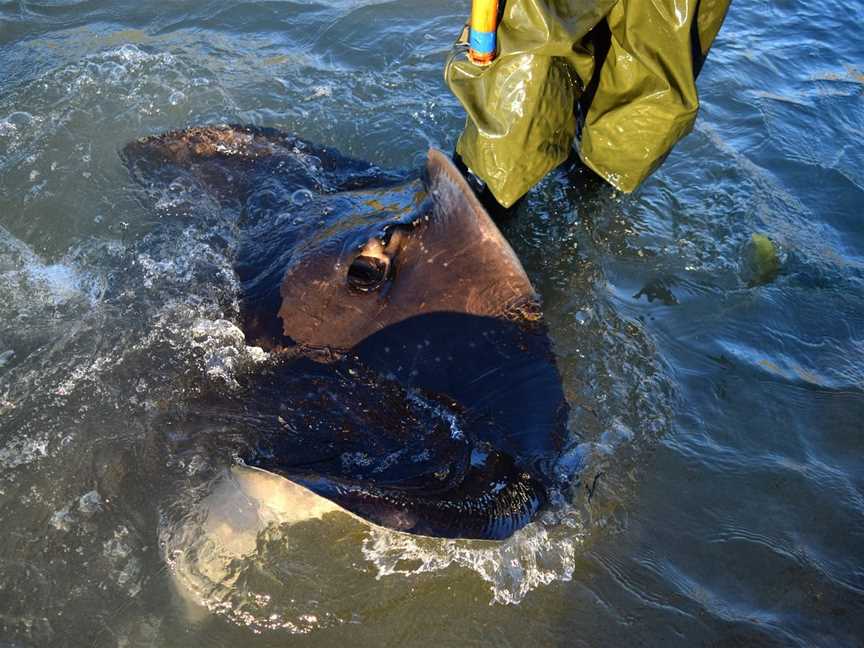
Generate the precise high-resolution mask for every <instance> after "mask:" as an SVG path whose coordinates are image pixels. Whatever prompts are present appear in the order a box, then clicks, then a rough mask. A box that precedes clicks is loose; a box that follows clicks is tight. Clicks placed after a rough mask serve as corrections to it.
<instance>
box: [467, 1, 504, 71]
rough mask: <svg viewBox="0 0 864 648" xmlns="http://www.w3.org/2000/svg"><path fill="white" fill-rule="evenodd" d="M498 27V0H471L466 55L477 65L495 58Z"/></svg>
mask: <svg viewBox="0 0 864 648" xmlns="http://www.w3.org/2000/svg"><path fill="white" fill-rule="evenodd" d="M496 29H498V0H473V2H472V3H471V30H470V34H469V36H468V57H469V58H470V59H471V61H472V62H473V63H476V64H477V65H488V64H489V63H491V62H492V61H493V60H494V59H495V50H496V47H497V43H496V42H495V41H496V37H495V30H496Z"/></svg>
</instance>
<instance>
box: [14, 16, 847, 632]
mask: <svg viewBox="0 0 864 648" xmlns="http://www.w3.org/2000/svg"><path fill="white" fill-rule="evenodd" d="M467 10H468V3H467V2H456V1H447V2H439V3H428V2H421V1H419V0H404V1H402V2H374V1H365V2H364V1H349V0H341V1H337V2H331V3H327V4H315V3H312V2H305V1H299V0H298V1H296V2H249V3H237V2H234V3H230V2H224V1H215V0H214V1H210V2H195V3H193V2H179V1H171V2H158V3H131V2H125V1H118V2H106V1H105V0H86V1H83V2H67V1H62V0H57V1H53V2H48V1H45V2H38V3H37V2H28V1H24V0H20V1H16V2H6V1H0V466H2V470H0V526H2V529H3V534H2V537H0V641H2V642H8V643H9V644H10V645H15V646H18V645H34V646H35V645H38V646H43V645H45V646H47V645H51V646H58V645H76V646H77V645H94V644H95V645H99V646H103V645H104V646H114V645H117V646H133V645H134V646H139V645H140V646H190V645H226V646H227V645H250V646H252V645H285V644H289V645H293V644H295V643H296V644H304V645H305V644H309V645H324V646H330V645H333V644H336V643H337V642H338V643H346V642H352V643H361V644H364V645H400V646H404V645H408V646H413V645H416V646H421V645H422V646H427V645H434V644H436V643H437V644H447V645H449V644H454V645H457V644H458V645H462V644H468V645H487V644H488V645H491V644H495V645H502V644H504V645H510V644H513V645H535V644H536V645H543V646H546V645H562V646H563V645H566V646H572V645H585V646H597V645H611V646H619V645H648V646H655V645H657V646H659V645H664V646H665V645H680V646H694V645H709V646H720V645H729V646H739V645H760V646H761V645H767V646H772V645H800V646H813V645H822V646H838V645H839V646H856V645H860V643H861V641H862V640H864V621H862V618H864V459H862V457H864V437H862V430H864V290H862V289H864V227H862V225H861V217H862V212H864V153H862V150H864V147H862V141H864V38H862V34H861V24H862V23H864V9H862V7H861V6H860V5H859V4H855V3H852V4H851V5H850V4H848V3H839V2H835V1H833V0H831V1H829V2H825V3H821V4H819V5H818V6H817V5H815V4H814V5H802V4H800V3H792V2H788V1H782V2H767V3H765V2H762V3H757V2H750V1H744V0H741V1H738V2H735V3H734V4H733V6H732V9H731V11H730V14H729V16H728V18H727V21H726V23H725V25H724V27H723V30H722V31H721V32H720V36H719V37H718V39H717V41H716V43H715V45H714V48H713V50H712V52H711V54H710V56H709V59H708V61H707V63H706V65H705V67H704V69H703V72H702V75H701V77H700V79H699V87H700V94H701V97H702V111H701V113H700V117H699V120H698V122H697V124H696V128H695V130H694V132H693V133H692V134H691V135H689V136H688V137H687V138H686V139H685V140H683V141H682V142H681V143H680V144H679V145H678V147H677V148H676V149H675V151H674V153H673V154H672V155H671V156H670V157H669V159H668V160H667V161H666V163H665V164H664V166H663V167H662V168H661V169H660V170H659V171H658V172H657V173H656V174H655V175H654V176H653V177H652V178H651V179H649V180H648V181H647V182H646V183H645V185H644V186H643V187H642V188H641V189H640V190H639V191H637V192H636V193H635V194H633V195H630V196H625V195H621V194H617V193H615V192H614V191H612V190H611V189H609V188H604V187H598V186H595V185H593V184H591V183H590V182H589V183H584V182H580V181H579V180H578V178H577V179H576V180H575V181H574V180H573V178H572V177H571V176H570V175H568V174H566V173H563V172H558V173H554V174H552V175H551V176H550V177H549V178H547V179H546V180H545V181H544V182H543V183H541V185H540V186H539V187H537V188H536V190H535V191H533V192H532V193H531V195H530V196H529V198H528V200H527V201H526V203H525V204H524V205H522V206H521V207H520V210H519V213H518V214H517V216H516V218H515V219H514V220H512V221H511V222H509V223H508V224H507V225H506V226H505V228H504V233H505V235H506V236H507V237H508V239H509V240H510V241H511V242H512V244H513V247H514V248H515V250H516V252H517V253H518V254H519V256H520V258H521V259H522V261H523V263H524V265H525V268H526V270H527V271H528V273H529V275H530V277H531V279H532V281H533V282H534V284H535V286H536V287H537V288H538V290H539V291H540V292H541V293H542V295H543V299H544V304H545V310H546V317H547V320H548V323H549V328H550V332H551V334H552V337H553V338H554V342H555V352H556V355H557V357H558V363H559V366H560V369H561V372H562V378H563V381H564V385H565V389H566V393H567V396H568V399H569V401H570V403H571V406H572V408H573V415H572V418H571V421H570V427H571V431H572V432H574V434H579V435H581V439H582V440H583V441H584V442H585V445H584V446H582V447H581V448H582V449H581V450H580V453H581V452H584V453H585V454H584V459H585V461H586V465H585V467H584V470H583V475H584V476H585V479H584V480H583V482H582V483H580V484H579V486H578V487H577V488H576V489H574V492H573V493H571V494H570V502H569V503H568V504H567V505H566V506H565V507H563V509H561V510H558V511H556V512H555V513H554V515H550V516H547V517H545V518H543V519H541V520H539V521H538V522H537V523H535V524H532V525H529V527H527V528H526V529H525V530H523V532H520V533H519V534H517V535H516V536H514V538H512V539H511V540H509V541H507V542H506V543H503V544H501V545H485V544H482V543H469V542H453V541H441V540H428V539H419V540H418V539H415V538H406V537H404V536H400V535H399V534H395V533H388V532H385V531H381V530H370V529H365V528H363V527H362V526H360V525H356V524H354V525H352V524H348V523H347V522H346V523H327V524H325V523H323V522H322V523H320V524H319V523H316V524H310V525H308V526H307V527H304V529H303V531H302V533H300V534H299V535H294V536H291V537H290V538H289V540H290V542H289V541H287V540H286V538H285V537H284V536H283V535H280V534H281V532H280V530H279V529H270V530H268V532H267V533H266V534H264V536H262V537H261V538H260V543H259V546H258V549H257V551H256V553H255V554H254V555H253V556H252V557H250V558H248V559H246V560H244V561H239V562H237V563H236V564H233V565H232V566H231V568H230V570H229V572H226V573H220V575H213V576H212V580H213V582H212V585H213V586H212V588H211V589H210V590H207V591H203V590H198V592H197V596H198V597H199V600H198V603H203V604H205V605H207V606H209V608H210V609H209V611H206V610H205V611H203V612H202V611H201V609H198V610H197V612H190V606H189V604H188V602H187V601H184V600H183V598H182V597H181V596H180V595H179V594H178V593H177V588H176V583H175V579H174V578H173V576H172V574H173V572H172V569H176V568H177V565H178V564H180V562H178V560H179V558H183V557H184V556H179V557H178V556H177V555H174V554H172V553H171V552H172V551H175V550H178V547H180V549H179V551H181V553H182V546H183V545H182V543H180V544H179V545H178V544H177V543H176V539H177V538H178V537H180V535H179V534H178V531H177V529H178V528H179V527H177V526H176V525H177V524H178V522H177V521H178V520H181V521H182V522H183V523H184V524H186V523H188V522H189V520H190V519H192V518H191V517H190V516H191V513H190V511H191V510H192V509H191V508H190V505H189V501H190V498H192V497H193V495H198V496H200V494H201V493H205V492H207V490H208V489H209V488H211V487H212V484H213V476H214V474H216V473H217V472H218V471H219V469H221V468H224V464H225V463H226V462H227V461H228V459H229V458H226V457H221V456H215V455H213V454H212V453H209V452H207V449H206V448H205V447H203V446H201V445H198V444H196V442H195V439H194V437H193V438H187V436H184V435H182V434H179V433H177V428H175V427H172V426H171V424H170V422H166V412H167V413H170V412H171V411H172V407H176V406H177V403H178V402H181V401H183V399H184V398H186V397H191V396H194V394H195V393H196V390H198V389H199V388H200V385H202V384H205V383H207V381H221V382H222V383H224V384H228V385H230V383H231V380H232V372H233V371H234V368H235V365H236V364H238V363H239V362H240V361H241V360H244V361H248V362H253V361H255V357H256V356H255V352H254V351H253V350H250V349H248V348H246V347H245V346H244V345H243V343H242V340H238V338H237V335H236V334H237V330H236V329H235V328H232V326H233V324H232V322H236V321H238V319H237V288H238V287H237V284H236V279H235V278H234V275H233V272H232V267H231V258H232V256H231V255H232V250H233V248H232V240H233V239H232V231H233V230H232V221H231V220H230V216H229V215H227V214H225V213H223V212H222V211H220V210H219V208H218V207H217V206H215V205H213V204H207V203H202V202H201V201H200V200H197V199H193V198H194V196H193V197H191V198H190V196H189V194H188V192H187V191H186V189H185V188H183V187H174V188H173V189H171V191H169V192H167V193H166V195H164V196H163V197H162V200H161V201H160V204H159V205H158V206H157V208H153V206H152V205H151V206H148V205H146V204H143V203H142V202H141V201H140V200H138V198H137V196H136V188H135V186H134V184H133V183H132V182H131V181H130V179H129V177H128V173H127V171H126V169H125V168H124V167H123V165H122V163H121V161H120V159H119V157H118V151H119V150H120V149H121V148H122V146H123V145H124V144H125V143H126V142H128V141H130V140H132V139H134V138H137V137H140V136H142V135H146V134H153V133H158V132H162V131H165V130H169V129H174V128H180V127H184V126H188V125H193V124H201V123H215V122H242V123H253V124H260V125H268V126H276V127H279V128H283V129H285V130H290V131H294V132H297V133H298V134H300V135H302V136H303V137H305V138H307V139H309V140H312V141H315V142H318V143H320V144H323V145H331V146H336V147H338V148H339V149H341V150H342V151H343V152H345V153H347V154H350V155H354V156H356V157H360V158H363V159H367V160H371V161H373V162H375V163H377V164H380V165H382V166H386V167H396V168H406V167H411V166H418V165H419V164H420V162H421V160H422V159H423V156H424V155H425V150H426V149H427V148H428V147H429V146H436V147H439V148H441V149H442V150H445V151H450V150H452V147H453V144H454V142H455V138H456V137H457V135H458V133H459V131H460V129H461V126H462V123H463V119H464V115H463V113H462V111H461V108H460V107H459V105H458V103H457V102H456V101H455V99H453V98H452V97H451V96H450V94H449V93H448V91H447V89H446V88H445V86H444V84H443V80H442V67H443V63H444V59H445V57H446V55H447V52H448V50H449V46H450V43H451V42H452V41H453V39H454V38H455V35H456V33H457V32H458V29H459V27H460V26H461V25H462V23H463V21H464V18H465V15H466V13H467ZM754 235H761V236H764V237H767V238H768V239H770V240H771V241H772V242H773V243H774V245H775V246H776V248H777V250H778V259H779V267H778V268H777V269H776V271H766V269H765V268H764V267H760V265H759V264H758V263H757V262H754V243H753V236H754ZM187 431H188V430H187ZM166 448H168V449H167V450H166ZM586 448H588V449H589V450H587V451H586V450H585V449H586ZM580 457H582V455H581V454H580ZM573 463H574V465H576V464H577V463H578V462H577V458H576V457H574V459H573ZM142 466H143V468H142ZM595 478H596V480H595ZM587 486H593V490H592V491H591V492H593V495H592V496H591V497H590V498H589V496H588V492H589V489H588V488H586V487H587ZM193 521H194V520H193ZM183 528H187V527H183ZM166 538H173V539H174V541H175V544H173V545H170V544H166V542H167V541H166ZM166 547H169V549H170V550H169V549H166ZM186 557H187V558H188V556H186ZM181 562H182V561H181ZM220 579H221V580H220ZM193 607H194V606H193Z"/></svg>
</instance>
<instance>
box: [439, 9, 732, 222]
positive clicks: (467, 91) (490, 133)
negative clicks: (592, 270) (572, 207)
mask: <svg viewBox="0 0 864 648" xmlns="http://www.w3.org/2000/svg"><path fill="white" fill-rule="evenodd" d="M728 5H729V0H656V1H655V2H641V1H640V0H594V1H593V2H576V1H575V0H569V1H568V0H506V1H505V0H500V2H499V0H474V5H473V7H472V15H471V23H470V27H469V29H467V30H463V36H462V37H460V39H459V40H458V41H457V46H456V48H455V50H454V53H453V55H452V56H451V57H450V58H449V59H448V61H447V66H446V68H445V73H444V74H445V79H446V81H447V84H448V85H449V87H450V89H451V91H452V92H453V93H454V94H455V95H456V97H457V98H458V99H459V101H460V102H461V103H462V105H463V106H464V108H465V111H466V113H467V119H466V123H465V129H464V130H463V132H462V134H461V136H460V137H459V141H458V143H457V145H456V155H455V157H456V159H457V164H461V165H462V168H463V172H465V173H466V175H467V176H468V177H469V178H470V177H471V176H474V186H475V187H478V189H479V194H480V197H481V199H482V200H484V202H485V203H486V204H487V205H490V206H492V208H493V209H492V211H493V212H497V213H506V209H507V208H510V207H512V206H513V205H514V204H515V203H516V201H518V200H519V199H520V198H521V197H522V196H524V195H525V193H526V192H527V191H528V190H529V189H530V188H531V187H532V186H534V185H535V184H536V183H537V182H539V181H540V179H541V178H543V177H544V176H545V175H546V174H547V173H548V172H549V171H551V170H552V169H554V168H555V167H557V166H558V165H560V164H561V163H562V162H564V161H565V160H567V159H568V157H570V156H571V154H572V152H573V150H574V148H573V147H574V144H575V146H576V150H577V154H578V156H579V159H580V160H581V162H582V163H583V164H584V165H585V166H586V167H588V168H589V169H591V170H592V171H593V172H594V173H596V174H597V175H599V176H600V177H601V178H603V180H605V181H606V182H608V183H609V184H611V185H612V186H614V187H615V188H616V189H619V190H621V191H624V192H627V193H629V192H631V191H633V190H634V189H636V187H638V186H639V184H640V183H641V182H642V181H643V180H644V179H645V178H646V177H648V175H650V174H651V173H652V172H653V171H654V170H655V169H656V168H657V167H658V166H659V165H660V164H661V163H662V161H663V160H664V159H665V157H666V156H667V155H668V153H669V152H670V151H671V149H672V147H673V146H674V145H675V143H676V142H678V140H679V139H681V138H682V137H684V135H686V134H687V133H689V132H690V130H691V129H692V127H693V122H694V121H695V119H696V113H697V110H698V107H699V101H698V96H697V93H696V85H695V82H696V76H697V75H698V73H699V71H700V69H701V67H702V64H703V62H704V60H705V57H706V56H707V53H708V49H709V47H710V46H711V43H712V42H713V41H714V38H715V36H716V35H717V32H718V31H719V29H720V25H721V24H722V22H723V18H724V16H725V14H726V10H727V8H728ZM496 205H497V206H498V207H496ZM502 209H503V210H504V212H502V211H501V210H502Z"/></svg>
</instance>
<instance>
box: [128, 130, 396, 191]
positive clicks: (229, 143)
mask: <svg viewBox="0 0 864 648" xmlns="http://www.w3.org/2000/svg"><path fill="white" fill-rule="evenodd" d="M121 157H122V158H123V160H124V161H125V162H126V166H127V167H128V168H129V170H130V172H131V173H132V176H133V177H134V178H135V179H136V180H138V181H139V182H141V183H142V184H144V185H151V184H167V183H170V182H172V181H173V180H174V179H175V178H176V177H177V176H178V174H182V173H187V174H191V175H192V176H193V177H194V178H196V179H197V180H198V181H199V182H201V183H202V184H203V185H204V186H205V188H206V189H207V190H208V191H209V192H211V193H212V194H214V195H215V196H216V197H217V198H218V199H220V200H222V201H226V200H235V201H236V200H243V199H245V198H246V197H247V196H248V194H249V192H251V191H263V192H265V193H267V192H271V193H272V192H275V193H276V194H279V195H280V200H282V199H283V198H285V197H286V196H290V195H291V194H292V193H293V192H295V191H297V190H298V189H307V190H309V191H312V192H316V193H317V192H329V191H340V190H348V189H357V188H360V187H364V186H368V185H375V184H377V185H382V184H388V183H392V182H396V181H402V180H404V175H403V174H398V173H387V172H384V171H382V170H381V169H379V168H378V167H375V166H373V165H371V164H369V163H368V162H363V161H360V160H355V159H352V158H348V157H345V156H343V155H342V154H341V153H339V151H337V150H335V149H331V148H326V147H321V146H316V145H314V144H311V143H310V142H307V141H305V140H303V139H301V138H299V137H297V136H295V135H292V134H290V133H286V132H284V131H281V130H278V129H276V128H264V127H259V126H237V125H230V126H229V125H213V126H196V127H193V128H187V129H184V130H175V131H170V132H168V133H163V134H161V135H154V136H150V137H142V138H140V139H137V140H135V141H134V142H130V143H129V144H127V145H126V146H125V147H124V149H123V151H122V152H121Z"/></svg>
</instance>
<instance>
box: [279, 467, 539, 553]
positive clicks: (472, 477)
mask: <svg viewBox="0 0 864 648" xmlns="http://www.w3.org/2000/svg"><path fill="white" fill-rule="evenodd" d="M268 468H269V469H270V470H273V471H274V472H277V473H280V474H282V475H283V476H285V477H287V478H288V479H291V480H292V481H295V482H297V483H298V484H301V485H302V486H305V487H306V488H308V489H309V490H311V491H313V492H315V493H317V494H318V495H320V496H322V497H325V498H327V499H329V500H331V501H333V502H336V503H337V504H339V506H341V507H343V508H345V509H346V510H348V511H350V512H351V513H354V514H355V515H357V516H359V517H361V518H365V519H366V520H369V521H370V522H373V523H375V524H377V525H379V526H383V527H388V528H391V529H395V530H397V531H402V532H405V533H412V534H417V535H424V536H432V537H439V538H466V539H478V540H504V539H506V538H508V537H510V536H511V535H513V533H515V532H516V531H518V530H519V529H521V528H522V527H523V526H525V525H526V524H528V523H529V522H531V520H532V519H533V518H534V516H535V515H536V514H537V512H538V511H539V510H540V509H541V508H542V507H543V506H544V505H545V504H546V503H547V501H548V494H547V491H546V489H545V487H544V486H543V484H541V483H540V481H538V480H537V479H535V478H534V477H532V476H531V475H529V474H528V473H526V472H524V471H522V470H520V469H519V468H518V467H517V466H516V465H515V464H514V462H513V460H512V459H511V458H510V457H509V456H507V455H503V454H500V453H496V452H493V453H489V454H488V455H485V456H484V459H483V461H482V462H481V463H479V464H478V465H474V466H472V467H471V469H469V470H468V472H467V473H466V475H465V477H464V479H463V480H462V481H461V483H459V484H458V485H456V486H455V487H452V488H448V489H446V490H443V491H442V490H440V489H438V488H436V487H435V484H434V483H430V484H429V486H428V488H425V489H424V488H422V487H418V486H417V485H414V486H412V487H410V488H400V487H398V486H394V485H388V486H379V485H376V484H375V483H374V482H357V481H352V480H349V479H343V478H338V477H331V476H326V477H325V476H320V475H298V474H291V473H285V472H282V471H280V470H279V469H278V468H276V467H274V466H269V467H268Z"/></svg>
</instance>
